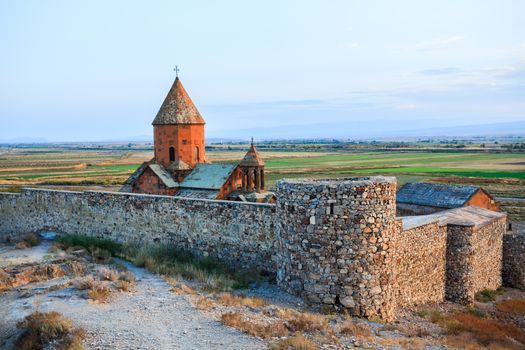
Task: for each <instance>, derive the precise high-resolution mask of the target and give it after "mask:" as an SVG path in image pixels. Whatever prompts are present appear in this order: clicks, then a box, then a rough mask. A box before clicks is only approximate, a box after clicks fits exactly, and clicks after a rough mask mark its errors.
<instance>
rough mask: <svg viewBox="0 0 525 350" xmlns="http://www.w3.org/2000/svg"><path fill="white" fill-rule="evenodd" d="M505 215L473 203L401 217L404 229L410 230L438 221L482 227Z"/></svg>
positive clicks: (441, 223)
mask: <svg viewBox="0 0 525 350" xmlns="http://www.w3.org/2000/svg"><path fill="white" fill-rule="evenodd" d="M505 216H507V214H505V213H500V212H497V211H492V210H488V209H485V208H480V207H476V206H472V205H471V206H468V207H462V208H456V209H451V210H444V211H440V212H438V213H435V214H430V215H420V216H404V217H401V219H403V229H404V230H409V229H412V228H415V227H418V226H423V225H426V224H429V223H431V222H436V221H437V222H438V224H439V225H440V226H445V225H449V224H450V225H458V226H474V227H481V226H484V225H486V224H489V223H491V222H492V221H494V220H496V219H499V218H502V217H505Z"/></svg>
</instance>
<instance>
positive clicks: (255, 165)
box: [239, 137, 265, 193]
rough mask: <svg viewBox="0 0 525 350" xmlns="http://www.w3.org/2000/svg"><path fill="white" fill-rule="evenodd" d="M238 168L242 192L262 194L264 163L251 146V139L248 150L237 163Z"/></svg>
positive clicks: (263, 187)
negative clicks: (239, 169)
mask: <svg viewBox="0 0 525 350" xmlns="http://www.w3.org/2000/svg"><path fill="white" fill-rule="evenodd" d="M239 167H240V168H241V176H242V178H241V180H242V182H241V183H242V191H243V192H253V191H255V192H257V193H261V192H264V189H265V185H264V161H263V159H262V157H261V155H260V154H259V152H257V148H255V145H254V144H253V137H252V144H251V146H250V149H249V150H248V152H247V153H246V155H245V156H244V158H243V159H242V160H241V162H240V163H239Z"/></svg>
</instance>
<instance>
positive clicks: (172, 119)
mask: <svg viewBox="0 0 525 350" xmlns="http://www.w3.org/2000/svg"><path fill="white" fill-rule="evenodd" d="M204 123H205V122H204V119H203V118H202V116H201V114H200V113H199V110H198V109H197V107H195V105H194V104H193V101H192V100H191V98H190V96H189V95H188V93H187V92H186V90H185V89H184V86H182V83H181V82H180V79H179V78H178V77H177V78H176V79H175V82H174V83H173V85H172V86H171V89H170V91H169V92H168V95H167V96H166V98H165V99H164V102H163V103H162V106H161V107H160V110H159V112H158V113H157V116H156V117H155V119H154V120H153V123H152V124H153V125H163V124H204Z"/></svg>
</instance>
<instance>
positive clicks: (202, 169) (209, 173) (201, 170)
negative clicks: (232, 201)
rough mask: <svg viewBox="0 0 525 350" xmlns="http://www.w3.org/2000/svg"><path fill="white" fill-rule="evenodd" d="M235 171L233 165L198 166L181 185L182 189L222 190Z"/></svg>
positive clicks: (203, 164) (202, 164) (204, 164)
mask: <svg viewBox="0 0 525 350" xmlns="http://www.w3.org/2000/svg"><path fill="white" fill-rule="evenodd" d="M234 169H235V165H232V164H206V163H200V164H197V166H196V167H195V169H193V171H192V172H191V173H190V174H188V176H186V178H184V181H182V182H181V183H180V187H181V188H199V189H208V190H220V189H221V187H222V185H224V183H225V182H226V180H227V179H228V177H230V174H231V173H232V172H233V170H234Z"/></svg>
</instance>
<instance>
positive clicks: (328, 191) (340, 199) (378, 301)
mask: <svg viewBox="0 0 525 350" xmlns="http://www.w3.org/2000/svg"><path fill="white" fill-rule="evenodd" d="M395 195H396V180H395V178H394V177H369V178H349V179H334V180H286V179H284V180H280V181H278V182H277V217H278V218H279V220H280V227H279V228H278V230H277V247H278V254H277V256H278V257H279V261H278V267H279V268H278V273H277V283H278V285H279V286H280V287H282V288H284V289H285V290H287V291H289V292H291V293H293V294H296V295H300V296H302V297H305V298H306V299H307V300H308V301H310V302H311V303H324V304H335V305H342V306H344V307H346V308H347V309H348V310H349V311H350V313H352V314H355V315H359V316H366V317H371V316H379V317H381V318H383V319H391V318H392V316H393V311H394V309H395V301H394V300H393V295H392V284H393V280H392V279H393V276H392V272H391V271H392V267H391V266H389V264H390V263H391V260H392V254H393V249H392V248H391V247H390V245H391V242H392V243H393V242H395V235H396V222H395V216H396V202H395Z"/></svg>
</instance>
